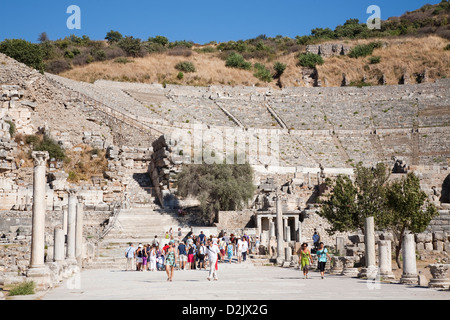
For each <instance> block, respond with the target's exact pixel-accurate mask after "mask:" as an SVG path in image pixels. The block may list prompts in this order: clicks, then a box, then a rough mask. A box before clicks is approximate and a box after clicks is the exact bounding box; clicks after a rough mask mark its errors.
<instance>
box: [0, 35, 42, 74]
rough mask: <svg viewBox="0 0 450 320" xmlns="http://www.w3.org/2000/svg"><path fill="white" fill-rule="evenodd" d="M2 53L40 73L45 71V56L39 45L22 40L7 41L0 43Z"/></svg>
mask: <svg viewBox="0 0 450 320" xmlns="http://www.w3.org/2000/svg"><path fill="white" fill-rule="evenodd" d="M0 52H1V53H4V54H6V55H7V56H10V57H11V58H13V59H15V60H17V61H19V62H22V63H24V64H26V65H27V66H29V67H31V68H34V69H36V70H39V71H40V72H43V71H44V55H43V52H42V50H41V47H40V46H39V45H38V44H34V43H31V42H28V41H25V40H22V39H6V40H5V41H3V42H1V43H0Z"/></svg>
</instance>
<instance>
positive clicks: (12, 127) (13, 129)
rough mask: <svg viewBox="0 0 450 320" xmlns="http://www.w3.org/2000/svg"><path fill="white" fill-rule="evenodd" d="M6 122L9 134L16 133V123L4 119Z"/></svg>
mask: <svg viewBox="0 0 450 320" xmlns="http://www.w3.org/2000/svg"><path fill="white" fill-rule="evenodd" d="M5 122H6V123H7V124H9V135H10V136H11V137H12V136H14V134H15V133H16V124H15V123H14V122H12V121H9V120H6V121H5Z"/></svg>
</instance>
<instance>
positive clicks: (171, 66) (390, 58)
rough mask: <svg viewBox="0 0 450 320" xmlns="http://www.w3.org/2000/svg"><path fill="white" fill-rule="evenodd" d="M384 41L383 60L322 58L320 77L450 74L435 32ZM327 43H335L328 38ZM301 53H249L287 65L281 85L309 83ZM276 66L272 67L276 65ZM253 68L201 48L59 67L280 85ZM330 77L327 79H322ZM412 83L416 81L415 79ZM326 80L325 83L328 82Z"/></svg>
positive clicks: (393, 80) (115, 75)
mask: <svg viewBox="0 0 450 320" xmlns="http://www.w3.org/2000/svg"><path fill="white" fill-rule="evenodd" d="M376 40H377V39H371V40H353V41H345V44H346V45H348V46H350V47H354V46H356V45H358V44H365V43H369V42H371V41H376ZM380 40H381V41H382V42H383V43H384V47H383V48H379V49H376V50H375V51H374V52H373V56H379V57H381V58H380V62H379V63H377V64H370V63H369V57H363V58H357V59H355V58H350V57H348V56H333V57H328V58H325V59H324V64H323V65H319V66H317V69H318V72H319V77H320V78H321V79H322V83H324V82H326V81H327V82H328V86H339V85H340V84H341V81H342V74H343V73H346V74H347V76H348V78H349V79H350V81H356V82H357V81H360V80H361V79H362V78H363V76H365V77H366V78H367V82H368V83H372V84H377V83H378V80H379V78H380V77H381V76H382V75H383V74H384V75H385V78H386V84H398V83H399V80H400V78H401V76H402V74H403V73H404V72H407V73H409V74H410V75H411V76H412V77H414V74H415V73H422V72H424V70H425V69H427V72H428V77H429V80H436V79H440V78H446V77H449V76H450V51H449V50H444V48H445V46H446V45H447V44H448V43H449V42H448V41H447V40H444V39H442V38H440V37H437V36H427V37H422V38H416V37H407V38H395V39H380ZM327 43H336V41H331V42H330V41H328V42H325V44H327ZM297 56H298V53H290V54H281V55H279V56H277V57H276V59H273V60H272V59H271V60H270V62H269V60H267V59H266V60H262V59H256V58H253V59H249V60H248V61H249V62H251V63H252V64H254V63H256V62H260V63H264V64H265V65H266V66H268V67H270V66H272V65H273V63H274V61H275V60H276V61H280V62H282V63H284V64H286V65H287V67H286V70H285V72H284V74H283V75H282V77H281V81H282V84H283V86H305V83H304V81H303V80H302V69H305V68H302V67H299V66H298V65H297V60H298V59H297ZM182 61H190V62H192V63H193V64H194V66H195V68H196V72H193V73H185V74H184V77H183V79H181V80H180V79H178V78H177V74H178V73H179V71H178V70H177V69H175V65H176V64H177V63H179V62H182ZM272 72H273V71H272ZM253 74H254V71H253V70H242V69H236V68H228V67H226V66H225V61H224V60H223V59H221V57H220V53H218V52H211V53H201V52H196V51H192V52H191V54H190V56H188V57H185V56H175V55H168V54H165V53H160V54H152V55H148V56H145V57H142V58H133V59H129V60H128V62H127V63H125V64H124V63H118V62H115V61H103V62H95V63H91V64H89V65H85V66H81V67H76V68H73V69H72V70H68V71H66V72H63V73H61V74H60V75H61V76H64V77H67V78H70V79H73V80H79V81H85V82H94V81H95V80H99V79H105V80H115V81H126V82H142V83H155V82H156V83H166V84H182V85H199V86H205V85H211V84H224V85H245V86H252V85H255V86H267V85H270V86H272V87H274V88H275V87H277V85H276V81H271V82H270V83H268V84H267V83H265V82H263V81H261V80H259V79H257V78H256V77H255V76H254V75H253ZM324 78H326V81H324V80H325V79H324ZM412 83H415V81H414V79H413V80H412ZM324 85H326V84H324Z"/></svg>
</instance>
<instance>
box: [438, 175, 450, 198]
mask: <svg viewBox="0 0 450 320" xmlns="http://www.w3.org/2000/svg"><path fill="white" fill-rule="evenodd" d="M440 201H441V202H442V203H450V174H449V175H447V177H446V178H445V179H444V182H442V191H441V199H440Z"/></svg>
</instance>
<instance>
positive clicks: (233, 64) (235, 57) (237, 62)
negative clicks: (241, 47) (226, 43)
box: [225, 52, 252, 70]
mask: <svg viewBox="0 0 450 320" xmlns="http://www.w3.org/2000/svg"><path fill="white" fill-rule="evenodd" d="M225 66H227V67H229V68H237V69H244V70H250V69H251V67H252V64H251V63H250V62H248V61H245V59H244V57H243V56H241V55H240V54H239V53H236V52H233V53H231V54H230V55H229V56H228V58H227V61H226V62H225Z"/></svg>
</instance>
